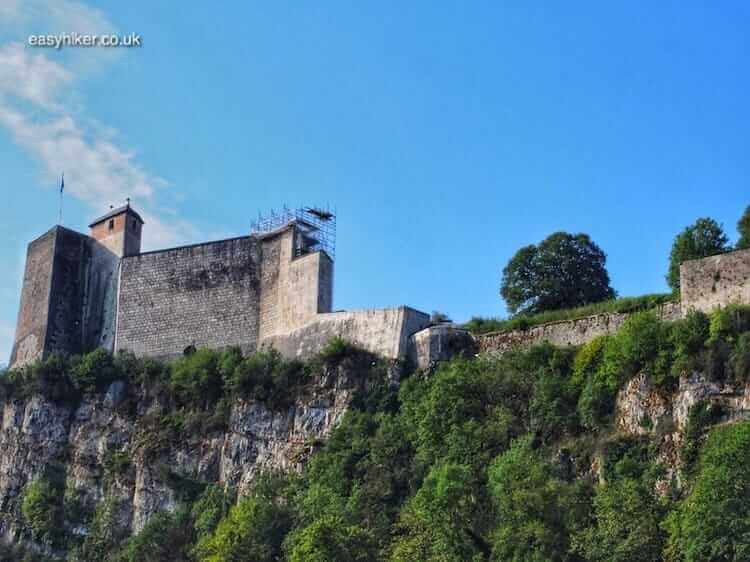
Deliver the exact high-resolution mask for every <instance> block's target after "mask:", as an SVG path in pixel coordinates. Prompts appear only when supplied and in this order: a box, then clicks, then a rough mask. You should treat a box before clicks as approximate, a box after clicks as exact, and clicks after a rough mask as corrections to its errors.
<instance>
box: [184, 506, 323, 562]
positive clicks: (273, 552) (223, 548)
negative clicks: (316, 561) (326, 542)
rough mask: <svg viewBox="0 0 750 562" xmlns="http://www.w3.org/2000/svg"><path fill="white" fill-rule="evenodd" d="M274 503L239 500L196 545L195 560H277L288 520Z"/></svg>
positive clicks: (283, 511) (287, 516) (286, 515)
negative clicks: (212, 530) (214, 528)
mask: <svg viewBox="0 0 750 562" xmlns="http://www.w3.org/2000/svg"><path fill="white" fill-rule="evenodd" d="M275 500H276V498H275V497H269V496H267V495H265V494H258V493H255V494H253V495H251V496H248V497H245V498H243V499H242V500H240V502H239V503H238V504H237V505H235V506H234V507H232V508H231V510H230V511H229V514H228V515H227V517H226V518H225V519H223V520H222V521H221V523H219V525H218V526H217V527H216V530H215V531H214V532H213V534H211V535H210V536H206V537H204V538H203V539H202V540H201V541H200V542H199V543H198V546H197V547H196V550H195V553H196V555H197V557H198V558H199V559H200V560H205V561H214V560H215V561H220V560H257V561H258V562H263V561H268V562H271V561H275V560H279V559H280V557H281V553H282V551H281V543H282V541H283V539H284V536H285V534H286V533H287V532H288V531H289V529H290V527H291V518H290V513H289V509H288V507H286V506H285V505H281V504H280V502H279V503H277V502H276V501H275ZM334 559H335V558H334Z"/></svg>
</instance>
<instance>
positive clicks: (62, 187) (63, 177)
mask: <svg viewBox="0 0 750 562" xmlns="http://www.w3.org/2000/svg"><path fill="white" fill-rule="evenodd" d="M63 191H65V172H63V174H62V177H61V178H60V211H59V213H58V215H57V224H59V225H60V226H62V207H63Z"/></svg>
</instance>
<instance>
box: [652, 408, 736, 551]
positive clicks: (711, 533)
mask: <svg viewBox="0 0 750 562" xmlns="http://www.w3.org/2000/svg"><path fill="white" fill-rule="evenodd" d="M749 497H750V422H742V423H738V424H736V425H729V426H725V427H719V428H716V429H714V430H713V431H712V432H711V434H710V435H709V438H708V441H707V443H706V445H705V447H704V449H703V451H702V453H701V456H700V461H699V465H698V472H697V476H696V478H695V483H694V485H693V489H692V491H691V492H690V494H689V495H688V497H687V498H685V500H683V501H682V502H681V503H680V505H679V506H678V507H677V509H676V510H674V511H673V512H672V513H670V515H669V516H668V518H667V520H666V523H665V528H666V529H667V531H668V533H669V541H668V545H667V553H668V555H669V557H670V559H673V560H684V561H685V562H697V561H699V560H727V561H735V560H737V561H739V560H748V559H750V502H748V501H747V498H749Z"/></svg>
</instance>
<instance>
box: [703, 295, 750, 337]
mask: <svg viewBox="0 0 750 562" xmlns="http://www.w3.org/2000/svg"><path fill="white" fill-rule="evenodd" d="M748 330H750V306H747V305H738V304H730V305H728V306H725V307H723V308H717V309H715V310H714V311H713V312H712V313H711V320H710V325H709V340H708V343H709V344H710V343H713V342H716V341H718V340H724V341H727V342H732V341H734V339H735V338H736V337H737V335H738V334H740V333H742V332H747V331H748Z"/></svg>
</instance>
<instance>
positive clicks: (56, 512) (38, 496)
mask: <svg viewBox="0 0 750 562" xmlns="http://www.w3.org/2000/svg"><path fill="white" fill-rule="evenodd" d="M62 508H63V488H62V485H61V483H60V482H58V481H56V479H52V478H50V476H48V475H44V476H41V477H39V478H37V479H35V480H33V481H32V482H30V483H29V484H27V485H26V487H25V488H24V491H23V499H22V500H21V515H22V516H23V520H24V523H25V524H26V525H27V527H28V528H29V530H30V531H31V535H32V537H33V538H34V539H35V540H38V541H41V542H44V543H47V544H53V543H56V542H58V540H59V538H60V530H61V527H62V518H63V509H62Z"/></svg>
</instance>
